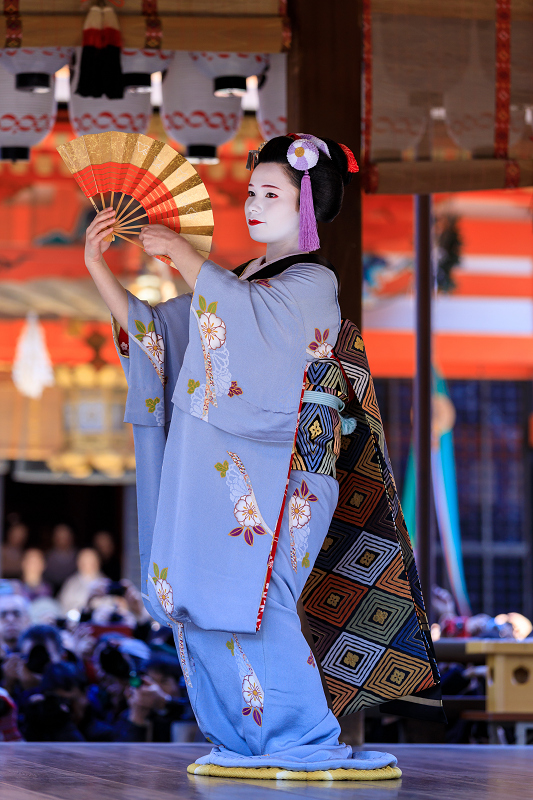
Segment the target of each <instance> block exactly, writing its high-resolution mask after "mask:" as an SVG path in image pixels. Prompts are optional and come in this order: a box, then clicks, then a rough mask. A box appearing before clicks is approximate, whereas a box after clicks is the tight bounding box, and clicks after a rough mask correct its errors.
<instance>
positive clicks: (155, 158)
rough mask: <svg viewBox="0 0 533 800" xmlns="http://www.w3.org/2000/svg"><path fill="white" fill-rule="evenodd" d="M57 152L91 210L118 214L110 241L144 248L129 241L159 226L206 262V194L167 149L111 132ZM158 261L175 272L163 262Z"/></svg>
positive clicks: (209, 221)
mask: <svg viewBox="0 0 533 800" xmlns="http://www.w3.org/2000/svg"><path fill="white" fill-rule="evenodd" d="M57 149H58V152H59V154H60V156H61V158H62V159H63V161H64V162H65V164H66V165H67V167H68V168H69V170H70V171H71V173H72V175H73V176H74V178H75V179H76V181H77V183H78V185H79V186H80V188H81V190H82V192H83V193H84V194H85V196H86V197H87V198H89V199H90V201H91V203H92V204H93V206H94V208H95V209H96V210H97V211H101V210H102V209H103V208H106V207H109V206H113V207H114V208H116V222H115V225H114V228H113V232H114V233H113V234H112V235H110V237H109V238H110V239H112V237H113V235H114V236H118V237H119V238H120V239H125V240H126V241H128V242H132V243H133V244H136V245H137V246H138V247H141V248H142V245H141V244H140V243H139V242H138V241H136V240H135V239H132V238H131V237H132V236H137V235H138V234H139V233H140V230H141V228H142V226H143V225H148V224H156V223H157V224H160V225H166V227H167V228H170V229H171V230H174V231H176V232H179V233H181V235H182V236H183V238H184V239H187V240H188V241H189V242H190V243H191V244H192V246H193V247H195V248H196V249H197V250H198V251H199V252H200V254H201V255H202V256H203V257H204V258H207V257H208V256H209V251H210V249H211V240H212V237H213V212H212V210H211V201H210V200H209V195H208V194H207V189H206V188H205V185H204V183H203V182H202V179H201V178H200V176H199V175H198V173H197V172H196V170H195V169H194V167H192V166H191V164H189V162H188V161H187V160H186V159H185V158H184V157H183V156H182V155H180V154H179V153H177V152H176V150H174V149H173V148H172V147H170V146H169V145H168V144H165V143H164V142H160V141H157V140H155V139H150V138H149V137H148V136H143V135H141V134H139V135H138V136H131V135H127V134H124V133H119V132H118V131H112V132H109V133H101V134H98V135H96V136H82V137H80V138H79V139H74V140H73V141H72V142H68V143H67V144H63V145H61V146H60V147H58V148H57ZM95 197H99V202H100V204H101V208H98V206H97V204H96V202H95V201H94V198H95ZM157 258H159V259H160V260H161V261H164V262H165V263H167V264H170V265H172V266H174V265H173V264H172V262H171V261H170V259H168V258H167V257H166V256H157Z"/></svg>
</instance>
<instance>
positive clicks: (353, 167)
mask: <svg viewBox="0 0 533 800" xmlns="http://www.w3.org/2000/svg"><path fill="white" fill-rule="evenodd" d="M339 147H340V149H341V150H342V152H343V153H344V155H345V156H346V160H347V162H348V172H351V173H352V174H353V173H354V172H359V164H358V163H357V161H356V160H355V156H354V154H353V153H352V151H351V150H350V148H349V147H346V145H345V144H341V143H340V142H339Z"/></svg>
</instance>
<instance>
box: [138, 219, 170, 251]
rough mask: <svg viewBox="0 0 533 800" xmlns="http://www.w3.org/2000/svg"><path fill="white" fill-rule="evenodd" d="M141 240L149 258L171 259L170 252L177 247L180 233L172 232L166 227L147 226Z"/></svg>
mask: <svg viewBox="0 0 533 800" xmlns="http://www.w3.org/2000/svg"><path fill="white" fill-rule="evenodd" d="M139 239H140V240H141V242H142V246H143V247H144V249H145V251H146V252H147V253H148V255H149V256H169V257H171V254H170V251H171V250H172V249H173V247H175V246H176V242H177V240H178V239H179V233H175V232H174V231H172V230H170V228H167V227H166V225H145V227H144V228H143V229H142V230H141V232H140V234H139Z"/></svg>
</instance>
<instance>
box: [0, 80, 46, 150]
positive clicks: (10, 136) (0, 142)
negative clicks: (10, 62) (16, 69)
mask: <svg viewBox="0 0 533 800" xmlns="http://www.w3.org/2000/svg"><path fill="white" fill-rule="evenodd" d="M56 111H57V108H56V102H55V99H54V93H53V92H47V93H46V94H33V93H29V92H19V91H17V89H16V88H15V76H14V75H12V74H11V73H10V72H7V70H5V69H3V68H2V67H1V66H0V161H29V160H30V148H31V147H33V146H34V145H36V144H38V143H39V142H40V141H42V140H43V139H44V138H45V136H46V135H47V134H48V133H49V132H50V131H51V130H52V128H53V126H54V122H55V118H56Z"/></svg>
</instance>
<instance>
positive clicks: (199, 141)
mask: <svg viewBox="0 0 533 800" xmlns="http://www.w3.org/2000/svg"><path fill="white" fill-rule="evenodd" d="M161 119H162V122H163V126H164V128H165V131H166V133H167V134H168V136H170V137H171V138H172V139H174V140H175V141H177V142H179V143H180V144H182V145H185V146H186V148H187V159H188V160H189V161H190V162H191V163H204V164H217V163H218V158H217V147H218V146H219V145H221V144H224V142H227V141H229V140H230V139H232V138H233V137H234V136H235V134H236V133H237V131H238V130H239V126H240V124H241V119H242V108H241V101H240V99H239V98H238V97H226V98H219V97H216V96H213V93H212V86H211V80H210V79H209V78H207V77H206V76H205V75H203V74H202V73H201V72H200V71H199V70H197V69H196V67H195V66H194V63H193V60H192V58H191V56H190V55H189V53H186V52H182V51H176V53H175V54H174V58H173V60H172V64H171V65H170V67H169V70H168V72H167V74H166V76H165V79H164V81H163V106H162V109H161Z"/></svg>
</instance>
